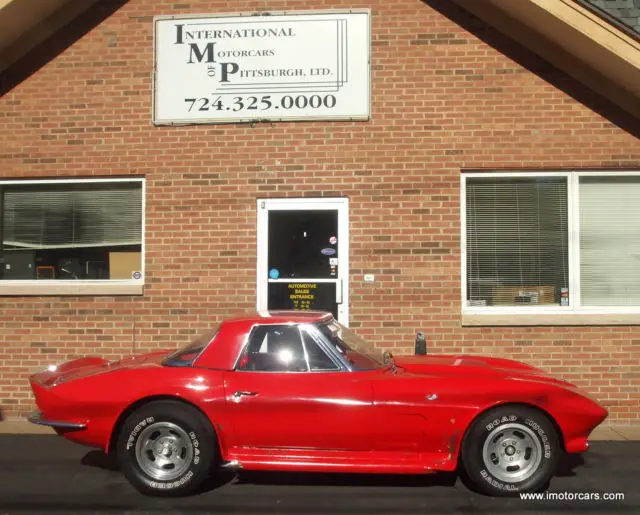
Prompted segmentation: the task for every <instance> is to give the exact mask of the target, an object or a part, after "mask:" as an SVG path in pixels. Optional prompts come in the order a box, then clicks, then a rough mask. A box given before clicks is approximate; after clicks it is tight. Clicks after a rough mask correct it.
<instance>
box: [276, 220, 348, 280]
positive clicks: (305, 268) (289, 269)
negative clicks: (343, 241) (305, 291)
mask: <svg viewBox="0 0 640 515" xmlns="http://www.w3.org/2000/svg"><path fill="white" fill-rule="evenodd" d="M339 237H340V235H339V234H338V211H337V210H317V211H307V210H301V211H269V249H268V256H269V257H268V262H269V278H271V279H304V278H306V279H311V278H314V279H321V278H325V279H335V278H337V277H338V266H337V258H338V243H337V242H338V238H339Z"/></svg>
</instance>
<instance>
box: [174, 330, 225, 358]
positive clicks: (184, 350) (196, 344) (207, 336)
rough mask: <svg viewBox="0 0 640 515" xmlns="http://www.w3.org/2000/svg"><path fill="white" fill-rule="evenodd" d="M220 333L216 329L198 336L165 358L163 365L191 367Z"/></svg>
mask: <svg viewBox="0 0 640 515" xmlns="http://www.w3.org/2000/svg"><path fill="white" fill-rule="evenodd" d="M217 332H218V328H217V327H216V328H215V329H213V330H209V331H207V332H205V333H203V334H200V335H199V336H197V337H196V338H195V339H194V340H192V341H191V342H190V343H188V344H187V345H185V346H184V347H181V348H179V349H177V350H176V351H174V352H172V353H171V354H169V355H168V356H167V357H166V358H164V360H163V362H162V364H163V365H167V366H174V367H179V366H185V367H186V366H191V365H193V362H194V361H195V360H196V358H197V357H198V356H199V355H200V353H201V352H202V351H203V350H204V349H205V347H206V346H207V345H209V343H210V342H211V340H213V337H214V336H215V335H216V333H217Z"/></svg>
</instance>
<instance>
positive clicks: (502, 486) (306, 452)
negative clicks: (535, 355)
mask: <svg viewBox="0 0 640 515" xmlns="http://www.w3.org/2000/svg"><path fill="white" fill-rule="evenodd" d="M416 347H418V345H416ZM378 354H379V353H376V352H375V351H374V349H373V348H372V346H370V345H367V344H366V343H365V342H364V341H363V340H362V339H361V338H359V337H358V336H357V335H356V334H355V333H354V332H353V331H352V330H350V329H348V328H346V327H344V326H343V325H341V324H339V323H338V322H337V321H336V320H335V319H334V318H333V317H332V316H331V315H330V314H327V313H317V312H300V311H296V312H270V313H260V314H256V315H252V316H247V317H238V318H234V319H231V320H226V321H224V322H223V323H221V324H220V325H219V326H218V327H216V328H214V329H212V330H210V331H208V332H207V333H205V334H203V335H202V336H200V337H198V338H197V339H195V340H194V341H193V342H191V343H189V344H188V345H186V346H185V347H183V348H180V349H178V350H173V351H166V352H154V353H150V354H145V355H142V356H134V357H128V358H126V359H123V360H121V361H115V362H108V361H106V360H103V359H101V358H82V359H77V360H74V361H70V362H67V363H65V364H63V365H60V366H59V367H57V368H56V367H50V370H47V371H44V372H40V373H37V374H35V375H33V376H31V377H30V382H31V387H32V389H33V392H34V394H35V398H36V402H37V405H38V409H39V410H40V411H38V412H37V413H34V414H32V415H31V416H30V417H29V420H31V421H32V422H34V423H37V424H44V425H48V426H52V427H53V428H54V429H55V430H56V431H57V433H58V434H60V435H62V436H64V437H65V438H68V439H69V440H72V441H74V442H77V443H81V444H85V445H88V446H92V447H98V448H101V449H103V450H104V451H105V452H106V453H112V454H113V455H115V456H116V457H117V461H118V464H119V467H120V469H121V470H122V472H123V473H124V475H125V476H126V477H127V479H128V480H129V481H130V482H131V483H132V484H133V485H134V487H136V488H137V489H138V490H139V491H141V492H143V493H145V494H151V495H179V494H180V495H184V494H187V493H191V492H193V491H195V490H196V489H198V487H200V486H201V485H202V483H203V482H204V480H205V479H207V477H208V476H209V475H210V474H211V473H213V472H215V470H217V469H218V468H219V467H225V468H236V469H250V470H284V471H304V472H306V471H309V472H317V471H322V472H359V473H387V474H388V473H397V474H425V473H432V472H437V471H450V472H452V471H457V472H459V473H460V474H462V475H463V477H464V478H465V479H467V480H469V481H468V482H467V484H470V485H472V486H475V487H476V488H477V489H480V490H482V491H484V492H485V493H488V494H492V495H514V494H516V495H517V494H518V493H520V492H526V491H533V490H539V489H542V488H546V487H547V485H548V483H549V481H550V479H551V477H552V476H553V474H554V470H555V468H556V465H557V463H558V459H559V458H560V457H561V455H562V454H563V453H580V452H584V451H586V450H587V448H588V446H589V444H588V443H587V438H588V436H589V434H590V433H591V431H592V430H593V429H594V428H595V427H596V426H597V425H598V424H600V423H601V422H602V421H603V420H604V419H605V418H606V417H607V411H606V410H605V409H604V408H602V407H601V406H600V405H599V404H598V403H597V402H596V401H595V400H593V399H592V398H591V397H590V396H589V395H587V394H586V393H584V392H583V391H580V390H579V389H578V388H576V387H575V386H574V385H572V384H570V383H568V382H566V381H563V380H560V379H555V378H553V377H551V376H549V375H547V374H546V373H545V372H543V371H541V370H539V369H536V368H534V367H531V366H528V365H526V364H523V363H520V362H517V361H512V360H508V359H502V358H489V357H481V356H449V355H439V354H436V355H429V356H424V355H417V356H406V357H399V356H397V357H394V356H391V355H390V354H389V353H385V355H383V356H382V357H379V356H378Z"/></svg>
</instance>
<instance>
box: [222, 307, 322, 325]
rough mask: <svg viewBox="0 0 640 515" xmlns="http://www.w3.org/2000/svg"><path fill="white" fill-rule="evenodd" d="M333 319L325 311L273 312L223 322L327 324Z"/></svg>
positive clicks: (255, 313)
mask: <svg viewBox="0 0 640 515" xmlns="http://www.w3.org/2000/svg"><path fill="white" fill-rule="evenodd" d="M332 319H333V314H331V313H330V312H327V311H294V310H274V311H255V312H251V313H247V314H246V315H240V316H236V317H232V318H227V319H226V320H225V321H224V322H226V323H229V322H249V323H256V324H313V323H318V322H328V321H329V320H332Z"/></svg>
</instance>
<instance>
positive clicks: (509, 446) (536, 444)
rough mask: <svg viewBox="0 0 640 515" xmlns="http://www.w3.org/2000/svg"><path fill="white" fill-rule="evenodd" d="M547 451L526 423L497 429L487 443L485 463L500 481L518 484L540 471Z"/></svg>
mask: <svg viewBox="0 0 640 515" xmlns="http://www.w3.org/2000/svg"><path fill="white" fill-rule="evenodd" d="M542 456H543V450H542V445H541V443H540V440H539V439H538V438H537V437H536V435H535V433H534V432H533V431H532V430H531V429H530V428H529V427H527V426H525V425H522V424H504V425H501V426H498V427H496V428H495V429H494V430H493V431H491V433H489V435H488V436H487V437H486V439H485V441H484V445H483V448H482V460H483V461H484V465H485V466H486V467H487V470H488V471H489V472H490V473H491V475H493V476H494V477H495V478H496V479H499V480H500V481H503V482H505V483H518V482H521V481H525V480H527V479H529V478H530V477H531V476H533V474H535V472H536V471H537V470H538V467H539V466H540V463H541V461H542Z"/></svg>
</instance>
